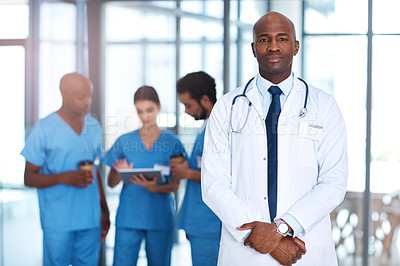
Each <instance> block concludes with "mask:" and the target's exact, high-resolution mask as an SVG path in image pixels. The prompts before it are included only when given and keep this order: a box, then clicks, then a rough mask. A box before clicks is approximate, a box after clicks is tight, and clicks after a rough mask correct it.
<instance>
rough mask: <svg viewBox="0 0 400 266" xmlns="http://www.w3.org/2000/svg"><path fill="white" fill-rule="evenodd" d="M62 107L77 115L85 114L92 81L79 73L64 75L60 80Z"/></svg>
mask: <svg viewBox="0 0 400 266" xmlns="http://www.w3.org/2000/svg"><path fill="white" fill-rule="evenodd" d="M60 90H61V95H62V99H63V106H62V107H61V108H62V109H67V110H69V112H72V113H76V114H79V115H82V114H87V113H88V112H89V109H90V105H91V102H92V92H93V88H92V83H91V82H90V80H89V79H88V78H86V77H85V76H83V75H82V74H79V73H69V74H66V75H64V76H63V77H62V78H61V81H60Z"/></svg>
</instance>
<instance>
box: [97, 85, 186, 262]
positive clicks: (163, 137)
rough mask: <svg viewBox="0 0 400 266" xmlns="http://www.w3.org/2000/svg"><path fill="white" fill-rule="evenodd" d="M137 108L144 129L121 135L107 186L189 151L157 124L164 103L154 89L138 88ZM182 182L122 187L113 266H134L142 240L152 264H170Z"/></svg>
mask: <svg viewBox="0 0 400 266" xmlns="http://www.w3.org/2000/svg"><path fill="white" fill-rule="evenodd" d="M134 105H135V107H136V110H137V113H138V115H139V118H140V120H141V121H142V123H143V126H142V127H141V128H140V129H138V130H135V131H132V132H129V133H127V134H124V135H122V136H120V137H119V138H118V139H117V140H116V142H115V143H114V145H113V146H112V147H111V149H110V150H109V151H108V152H107V154H106V156H105V158H104V162H105V163H106V164H107V165H109V166H110V167H112V169H111V171H110V173H109V176H108V184H109V186H110V187H115V186H116V185H117V184H118V183H119V182H121V177H120V174H119V170H121V169H127V168H153V167H154V165H155V164H162V165H169V158H170V157H171V156H174V155H179V154H184V156H185V157H186V152H185V149H184V147H183V145H182V143H181V142H180V140H179V139H178V138H177V137H176V136H175V135H173V134H171V133H169V132H167V131H165V130H162V129H161V128H159V127H158V126H157V123H156V122H157V121H156V120H157V115H158V113H159V112H160V109H161V105H160V101H159V98H158V95H157V92H156V91H155V89H154V88H153V87H149V86H143V87H140V88H139V89H138V90H137V91H136V93H135V96H134ZM178 187H179V181H174V180H171V178H170V176H167V177H166V183H164V184H157V180H156V179H153V180H152V181H148V180H146V179H145V178H144V177H143V176H133V177H132V178H131V179H130V183H126V182H125V183H124V185H123V187H122V191H121V195H120V202H119V207H118V211H117V217H116V235H115V247H114V265H115V266H120V265H136V263H137V260H138V254H139V250H140V246H141V242H142V240H143V239H145V241H146V245H145V247H146V255H147V261H148V265H149V266H166V265H170V262H171V249H172V243H173V229H174V216H175V215H174V214H175V211H174V204H173V198H172V195H171V193H172V192H176V191H177V189H178Z"/></svg>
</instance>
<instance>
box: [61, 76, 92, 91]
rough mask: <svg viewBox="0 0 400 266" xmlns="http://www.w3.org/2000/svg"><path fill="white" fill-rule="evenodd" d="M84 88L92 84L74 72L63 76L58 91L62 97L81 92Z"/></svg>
mask: <svg viewBox="0 0 400 266" xmlns="http://www.w3.org/2000/svg"><path fill="white" fill-rule="evenodd" d="M85 87H92V83H91V82H90V80H89V79H88V78H86V77H85V76H84V75H82V74H79V73H76V72H74V73H69V74H66V75H64V76H63V77H62V78H61V81H60V90H61V93H62V94H63V95H64V93H70V92H76V91H79V90H82V89H84V88H85Z"/></svg>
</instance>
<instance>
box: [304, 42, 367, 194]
mask: <svg viewBox="0 0 400 266" xmlns="http://www.w3.org/2000/svg"><path fill="white" fill-rule="evenodd" d="M302 47H303V49H304V55H305V58H304V73H305V76H304V79H305V80H306V81H307V82H308V83H309V84H312V85H315V86H317V87H318V88H320V89H322V90H324V91H326V92H328V93H330V94H332V95H334V96H335V99H336V101H337V102H338V104H339V107H340V109H341V111H342V114H343V116H344V119H345V122H346V126H347V138H348V156H349V165H351V167H350V168H349V177H348V187H347V188H348V190H349V191H357V192H360V191H364V184H365V126H366V125H365V117H366V113H365V94H366V74H367V73H366V69H367V67H366V64H367V62H366V60H367V58H366V54H367V40H366V37H364V36H362V37H307V38H305V43H304V45H302Z"/></svg>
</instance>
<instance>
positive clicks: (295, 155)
mask: <svg viewBox="0 0 400 266" xmlns="http://www.w3.org/2000/svg"><path fill="white" fill-rule="evenodd" d="M243 89H244V86H242V87H240V88H238V89H237V90H235V91H232V92H230V93H228V94H226V95H224V96H223V97H221V98H220V99H219V100H218V101H217V103H216V104H215V106H214V108H213V111H212V113H211V116H210V119H209V124H208V126H207V130H206V135H205V143H204V153H203V161H202V167H201V170H202V177H201V180H202V181H201V182H202V193H203V200H204V202H205V203H206V204H207V205H208V206H209V207H210V208H211V209H212V210H213V211H214V213H215V214H216V215H217V216H218V217H219V218H220V219H221V221H222V223H223V227H222V237H221V246H220V253H219V261H218V265H221V266H235V265H237V266H247V265H249V266H257V265H260V266H261V265H263V266H265V265H279V263H278V262H276V261H275V260H274V259H273V258H272V257H271V256H270V255H269V254H266V255H263V254H261V253H258V252H256V251H255V250H254V249H252V248H250V247H246V246H244V245H243V240H244V238H245V237H246V234H247V233H248V231H238V230H236V227H237V226H240V225H242V224H244V223H248V222H253V221H265V222H270V217H269V210H268V198H267V197H268V194H267V162H268V160H267V138H266V133H265V132H266V128H265V121H264V117H263V112H262V106H261V101H260V96H259V92H258V89H257V87H256V85H255V80H253V81H252V83H251V84H250V85H249V87H248V89H247V93H246V95H247V97H248V99H249V100H250V101H251V103H252V107H251V110H250V112H249V117H248V120H247V123H246V125H245V127H244V129H243V131H242V132H241V133H232V132H231V130H230V120H229V118H230V113H231V106H232V100H233V98H234V97H235V96H236V95H238V94H241V93H242V92H243ZM304 98H305V85H304V83H302V82H301V81H299V80H298V79H297V77H295V78H294V87H293V89H292V91H291V93H290V94H289V96H288V98H287V99H286V102H285V104H284V106H283V107H282V111H281V114H280V117H279V122H278V198H277V202H278V203H277V217H280V216H281V215H283V214H284V213H289V214H291V215H292V216H293V217H294V218H296V220H297V221H298V222H299V223H300V224H301V226H302V227H303V228H304V230H305V234H304V235H303V236H299V237H300V239H302V240H303V241H304V242H305V244H306V248H307V254H306V255H304V256H303V257H302V259H301V260H299V261H298V262H297V264H296V265H307V266H313V265H315V266H331V265H337V259H336V253H335V249H334V243H333V240H332V232H331V223H330V217H329V214H330V212H331V211H332V210H333V209H334V208H335V207H336V206H338V205H339V204H340V203H341V202H342V200H343V198H344V195H345V192H346V184H347V172H348V165H347V147H346V146H347V144H346V130H345V125H344V121H343V117H342V115H341V113H340V110H339V108H338V106H337V104H336V102H335V100H334V99H333V97H332V96H330V95H329V94H327V93H325V92H323V91H321V90H319V89H317V88H315V87H312V86H309V99H308V103H307V108H308V114H307V116H306V117H304V118H300V117H299V113H300V110H301V109H302V108H303V105H304ZM232 119H235V118H234V117H232Z"/></svg>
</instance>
